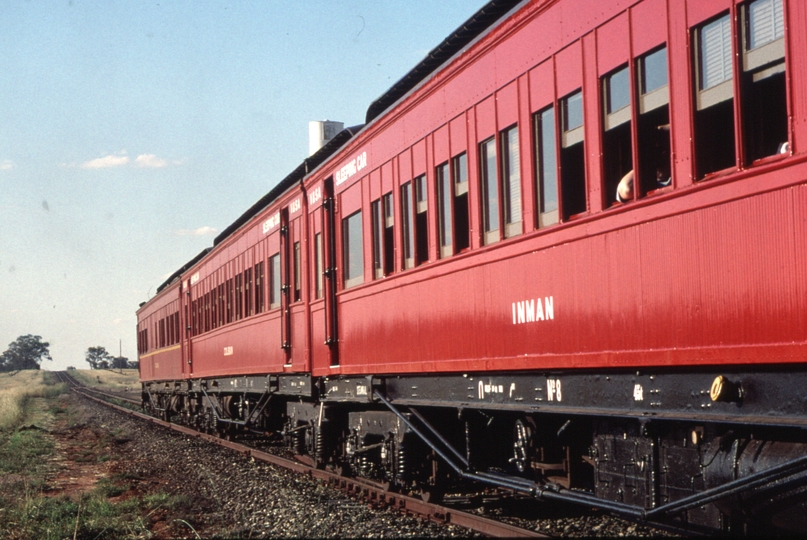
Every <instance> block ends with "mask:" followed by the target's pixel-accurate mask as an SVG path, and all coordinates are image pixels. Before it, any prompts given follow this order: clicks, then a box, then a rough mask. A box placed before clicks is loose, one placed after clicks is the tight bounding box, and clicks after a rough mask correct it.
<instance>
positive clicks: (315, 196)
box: [308, 186, 322, 206]
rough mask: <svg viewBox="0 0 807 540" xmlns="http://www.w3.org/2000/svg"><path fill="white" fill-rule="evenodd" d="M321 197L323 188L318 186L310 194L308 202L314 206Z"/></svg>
mask: <svg viewBox="0 0 807 540" xmlns="http://www.w3.org/2000/svg"><path fill="white" fill-rule="evenodd" d="M320 199H322V188H321V187H319V186H317V188H316V189H315V190H314V191H312V192H311V193H309V194H308V204H310V205H311V206H314V204H315V203H317V202H319V200H320Z"/></svg>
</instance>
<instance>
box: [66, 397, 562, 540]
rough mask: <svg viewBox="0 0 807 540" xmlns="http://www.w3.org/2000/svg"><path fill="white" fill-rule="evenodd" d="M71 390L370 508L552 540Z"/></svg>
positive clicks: (483, 530)
mask: <svg viewBox="0 0 807 540" xmlns="http://www.w3.org/2000/svg"><path fill="white" fill-rule="evenodd" d="M71 389H72V390H73V392H75V393H77V394H79V395H81V396H83V397H85V398H87V399H90V400H92V401H95V402H97V403H100V404H102V405H104V406H106V407H109V408H112V409H114V410H116V411H119V412H121V413H124V414H127V415H129V416H133V417H135V418H138V419H140V420H144V421H147V422H150V423H151V424H154V425H158V426H161V427H164V428H168V429H171V430H173V431H176V432H179V433H182V434H183V435H188V436H191V437H195V438H198V439H203V440H206V441H209V442H212V443H215V444H218V445H220V446H223V447H225V448H229V449H231V450H234V451H236V452H238V453H240V454H243V455H244V456H249V457H252V458H254V459H256V460H259V461H263V462H266V463H271V464H273V465H277V466H279V467H284V468H286V469H290V470H293V471H295V472H298V473H302V474H307V475H309V476H311V477H313V478H317V479H320V480H323V481H325V482H327V483H329V484H330V485H332V486H334V487H335V488H339V489H341V490H343V491H345V492H347V493H349V494H350V495H352V496H355V497H359V498H361V499H363V500H365V501H366V502H367V503H368V504H370V505H372V506H374V507H378V508H383V507H389V508H394V509H396V510H398V511H400V512H403V513H407V514H412V515H418V516H420V517H423V518H426V519H430V520H432V521H435V522H437V523H443V524H448V525H456V526H459V527H463V528H466V529H470V530H472V531H476V532H479V533H481V534H485V535H487V536H492V537H501V538H549V536H548V535H545V534H542V533H539V532H536V531H531V530H529V529H523V528H520V527H516V526H514V525H510V524H507V523H502V522H499V521H495V520H492V519H490V518H486V517H483V516H478V515H476V514H471V513H469V512H463V511H461V510H455V509H452V508H446V507H444V506H440V505H437V504H433V503H428V502H424V501H422V500H420V499H417V498H415V497H410V496H407V495H401V494H398V493H391V492H389V491H386V490H384V489H383V487H381V486H378V485H375V484H374V483H372V482H367V481H364V480H361V479H358V478H347V477H344V476H340V475H338V474H336V473H334V472H331V471H328V470H323V469H316V468H314V467H311V466H309V465H306V464H305V463H302V462H299V461H293V460H289V459H286V458H283V457H280V456H275V455H272V454H269V453H267V452H263V451H261V450H257V449H255V448H251V447H249V446H246V445H243V444H240V443H237V442H233V441H228V440H226V439H221V438H219V437H217V436H215V435H209V434H207V433H201V432H199V431H196V430H195V429H192V428H189V427H186V426H181V425H178V424H173V423H171V422H166V421H164V420H160V419H158V418H154V417H153V416H149V415H147V414H144V413H141V412H138V411H133V410H132V409H128V408H126V407H122V406H120V405H116V404H114V403H110V402H108V401H106V400H104V399H101V398H98V397H95V396H93V395H90V394H89V393H88V392H86V391H85V390H86V387H83V386H80V385H79V386H74V387H72V388H71Z"/></svg>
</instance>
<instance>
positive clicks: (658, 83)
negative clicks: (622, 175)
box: [637, 47, 672, 197]
mask: <svg viewBox="0 0 807 540" xmlns="http://www.w3.org/2000/svg"><path fill="white" fill-rule="evenodd" d="M637 69H638V70H639V72H638V77H637V84H638V85H639V89H638V90H639V91H638V95H639V118H638V122H637V124H638V131H637V135H638V140H637V147H638V149H639V180H638V183H639V186H640V189H639V196H640V197H643V196H645V195H647V194H649V193H652V192H654V191H655V190H657V189H661V188H664V187H666V186H669V185H670V184H671V182H672V178H671V164H670V92H669V87H668V82H667V81H668V76H667V47H661V48H659V49H656V50H653V51H651V52H649V53H647V54H645V55H644V56H642V57H640V58H639V59H638V62H637Z"/></svg>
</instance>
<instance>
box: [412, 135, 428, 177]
mask: <svg viewBox="0 0 807 540" xmlns="http://www.w3.org/2000/svg"><path fill="white" fill-rule="evenodd" d="M412 173H413V176H420V175H421V174H425V173H426V141H424V140H420V141H418V142H416V143H415V144H413V145H412Z"/></svg>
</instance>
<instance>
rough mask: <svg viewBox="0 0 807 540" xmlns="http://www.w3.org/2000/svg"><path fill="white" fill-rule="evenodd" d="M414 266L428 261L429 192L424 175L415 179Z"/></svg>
mask: <svg viewBox="0 0 807 540" xmlns="http://www.w3.org/2000/svg"><path fill="white" fill-rule="evenodd" d="M415 195H416V197H417V199H416V200H417V204H416V206H415V249H416V252H415V265H416V266H417V265H419V264H423V263H424V262H426V261H428V260H429V217H428V216H429V190H428V186H427V184H426V175H425V174H423V175H420V176H418V177H417V178H415Z"/></svg>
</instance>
